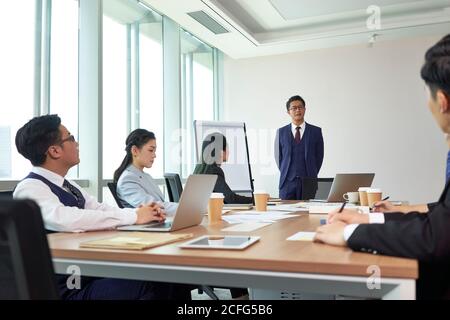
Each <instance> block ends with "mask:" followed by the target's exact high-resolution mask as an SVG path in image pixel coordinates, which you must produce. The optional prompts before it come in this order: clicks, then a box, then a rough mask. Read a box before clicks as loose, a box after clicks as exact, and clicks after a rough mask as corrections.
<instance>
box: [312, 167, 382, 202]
mask: <svg viewBox="0 0 450 320" xmlns="http://www.w3.org/2000/svg"><path fill="white" fill-rule="evenodd" d="M374 177H375V173H338V174H336V177H335V178H334V180H333V184H332V185H331V189H330V192H329V193H328V197H327V198H326V199H313V200H311V201H326V202H342V201H344V198H343V197H342V196H343V195H344V193H347V192H352V191H358V189H359V187H370V186H371V185H372V182H373V178H374Z"/></svg>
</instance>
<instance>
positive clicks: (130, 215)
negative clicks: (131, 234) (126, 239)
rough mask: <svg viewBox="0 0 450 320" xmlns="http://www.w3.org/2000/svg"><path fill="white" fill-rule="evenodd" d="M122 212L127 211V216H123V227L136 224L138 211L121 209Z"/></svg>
mask: <svg viewBox="0 0 450 320" xmlns="http://www.w3.org/2000/svg"><path fill="white" fill-rule="evenodd" d="M121 210H122V211H125V214H124V215H123V219H122V221H121V224H122V225H124V226H129V225H133V224H136V221H137V210H138V209H132V208H125V209H121Z"/></svg>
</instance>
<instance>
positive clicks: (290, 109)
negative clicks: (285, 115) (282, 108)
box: [289, 106, 305, 111]
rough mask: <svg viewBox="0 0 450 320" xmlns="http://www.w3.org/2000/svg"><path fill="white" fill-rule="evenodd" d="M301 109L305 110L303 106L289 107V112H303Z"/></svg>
mask: <svg viewBox="0 0 450 320" xmlns="http://www.w3.org/2000/svg"><path fill="white" fill-rule="evenodd" d="M303 109H305V107H304V106H297V107H290V108H289V111H300V110H303Z"/></svg>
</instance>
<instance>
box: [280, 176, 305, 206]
mask: <svg viewBox="0 0 450 320" xmlns="http://www.w3.org/2000/svg"><path fill="white" fill-rule="evenodd" d="M280 198H281V199H282V200H300V199H301V198H302V179H301V178H300V177H299V178H295V179H294V180H293V181H286V182H285V183H284V185H283V188H281V189H280Z"/></svg>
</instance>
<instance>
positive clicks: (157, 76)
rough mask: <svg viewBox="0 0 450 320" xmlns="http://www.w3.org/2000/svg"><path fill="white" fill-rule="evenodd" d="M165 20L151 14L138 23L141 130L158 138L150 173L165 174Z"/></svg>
mask: <svg viewBox="0 0 450 320" xmlns="http://www.w3.org/2000/svg"><path fill="white" fill-rule="evenodd" d="M161 21H162V19H161V17H160V16H158V15H156V14H154V13H152V12H150V11H149V12H148V13H147V15H146V16H145V17H144V18H143V19H142V20H141V22H139V127H140V128H144V129H147V130H149V131H152V132H154V133H155V135H156V141H157V150H156V152H157V156H158V157H157V159H156V161H155V163H154V164H153V166H152V168H151V170H150V173H151V175H152V176H153V177H155V178H161V177H163V175H164V169H163V168H164V161H163V155H164V150H163V146H164V145H163V142H164V140H163V134H164V105H163V56H162V55H163V48H162V22H161Z"/></svg>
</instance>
